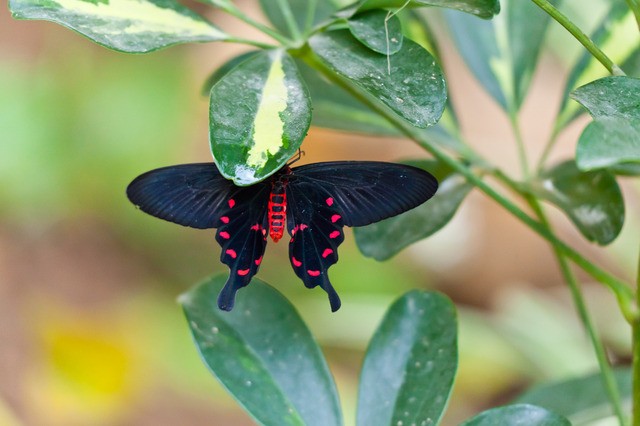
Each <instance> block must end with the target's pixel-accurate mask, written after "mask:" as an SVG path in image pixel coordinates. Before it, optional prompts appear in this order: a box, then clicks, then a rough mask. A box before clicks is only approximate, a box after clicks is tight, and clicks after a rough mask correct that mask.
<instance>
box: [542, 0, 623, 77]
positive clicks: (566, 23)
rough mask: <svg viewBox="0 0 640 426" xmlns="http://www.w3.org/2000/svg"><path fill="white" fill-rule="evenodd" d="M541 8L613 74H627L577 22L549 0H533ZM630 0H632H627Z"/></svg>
mask: <svg viewBox="0 0 640 426" xmlns="http://www.w3.org/2000/svg"><path fill="white" fill-rule="evenodd" d="M531 1H532V2H534V3H535V4H536V5H537V6H538V7H539V8H540V9H542V10H544V11H545V12H546V13H547V14H549V16H551V17H552V18H553V19H554V20H555V21H556V22H558V23H559V24H560V25H562V26H563V27H565V28H566V30H567V31H569V33H571V35H573V36H574V37H575V39H576V40H578V41H579V42H580V43H581V44H582V45H583V46H584V47H585V49H587V50H588V51H589V53H591V55H593V57H594V58H596V59H597V60H598V61H599V62H600V63H601V64H602V65H603V66H604V67H605V68H606V69H607V70H608V71H609V72H610V73H611V74H612V75H625V73H624V71H622V69H620V67H619V66H617V65H616V64H615V63H614V62H613V61H612V60H611V59H610V58H609V57H608V56H607V55H606V54H605V53H604V52H603V51H602V50H600V48H599V47H598V46H596V44H595V43H594V42H593V41H592V40H591V39H590V38H589V36H587V35H586V34H585V33H584V32H582V30H581V29H580V28H578V26H577V25H576V24H574V23H573V22H571V20H570V19H569V18H568V17H566V16H565V15H564V14H563V13H562V12H560V11H559V10H558V9H556V8H555V7H554V6H553V5H552V4H551V3H549V1H548V0H531ZM627 1H630V0H627Z"/></svg>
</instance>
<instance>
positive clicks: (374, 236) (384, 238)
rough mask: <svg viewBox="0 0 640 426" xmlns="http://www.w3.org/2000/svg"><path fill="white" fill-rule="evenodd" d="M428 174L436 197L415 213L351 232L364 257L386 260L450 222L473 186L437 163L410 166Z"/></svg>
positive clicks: (410, 212) (408, 213) (419, 207)
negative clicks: (434, 181) (435, 185)
mask: <svg viewBox="0 0 640 426" xmlns="http://www.w3.org/2000/svg"><path fill="white" fill-rule="evenodd" d="M410 164H412V165H414V166H416V167H420V168H423V169H425V170H428V171H429V172H430V173H431V174H433V175H434V176H435V177H436V178H437V179H438V182H440V185H439V187H438V192H437V193H436V195H435V196H434V197H433V198H432V199H431V200H429V202H427V203H424V204H422V205H420V206H418V207H416V208H415V209H412V210H409V211H408V212H405V213H403V214H401V215H398V216H395V217H392V218H389V219H385V220H383V221H381V222H377V223H374V224H371V225H368V226H364V227H360V228H354V234H355V237H356V242H357V244H358V248H360V251H362V253H363V254H364V255H365V256H369V257H373V258H374V259H376V260H386V259H389V258H390V257H392V256H394V255H396V254H397V253H398V252H399V251H400V250H402V249H404V248H405V247H407V246H408V245H410V244H412V243H414V242H416V241H419V240H421V239H423V238H427V237H428V236H430V235H432V234H434V233H435V232H436V231H438V230H440V229H441V228H442V227H444V226H445V225H446V224H447V223H448V222H449V221H450V220H451V218H453V215H454V214H455V212H456V211H457V210H458V207H459V206H460V204H462V201H463V200H464V197H465V196H466V195H467V194H468V193H469V191H471V189H472V188H473V185H471V184H469V183H468V182H467V181H466V179H465V178H464V177H462V176H461V175H459V174H457V173H453V170H451V169H450V168H449V167H446V166H444V165H442V164H440V163H438V162H437V161H421V162H412V163H410Z"/></svg>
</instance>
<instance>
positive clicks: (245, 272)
mask: <svg viewBox="0 0 640 426" xmlns="http://www.w3.org/2000/svg"><path fill="white" fill-rule="evenodd" d="M248 273H249V270H248V269H238V275H240V276H241V277H244V276H245V275H247V274H248Z"/></svg>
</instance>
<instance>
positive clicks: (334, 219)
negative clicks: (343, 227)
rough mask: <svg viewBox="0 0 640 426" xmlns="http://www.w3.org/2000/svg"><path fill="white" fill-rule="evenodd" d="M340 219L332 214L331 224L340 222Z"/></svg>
mask: <svg viewBox="0 0 640 426" xmlns="http://www.w3.org/2000/svg"><path fill="white" fill-rule="evenodd" d="M341 217H342V216H340V215H339V214H334V215H333V216H331V222H333V223H336V222H337V221H339V220H340V218H341Z"/></svg>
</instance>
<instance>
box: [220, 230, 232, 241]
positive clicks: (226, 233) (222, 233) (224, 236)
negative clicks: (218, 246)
mask: <svg viewBox="0 0 640 426" xmlns="http://www.w3.org/2000/svg"><path fill="white" fill-rule="evenodd" d="M218 235H220V238H224V239H225V240H228V239H229V238H231V235H229V233H228V232H227V231H222V232H220V233H219V234H218Z"/></svg>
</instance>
